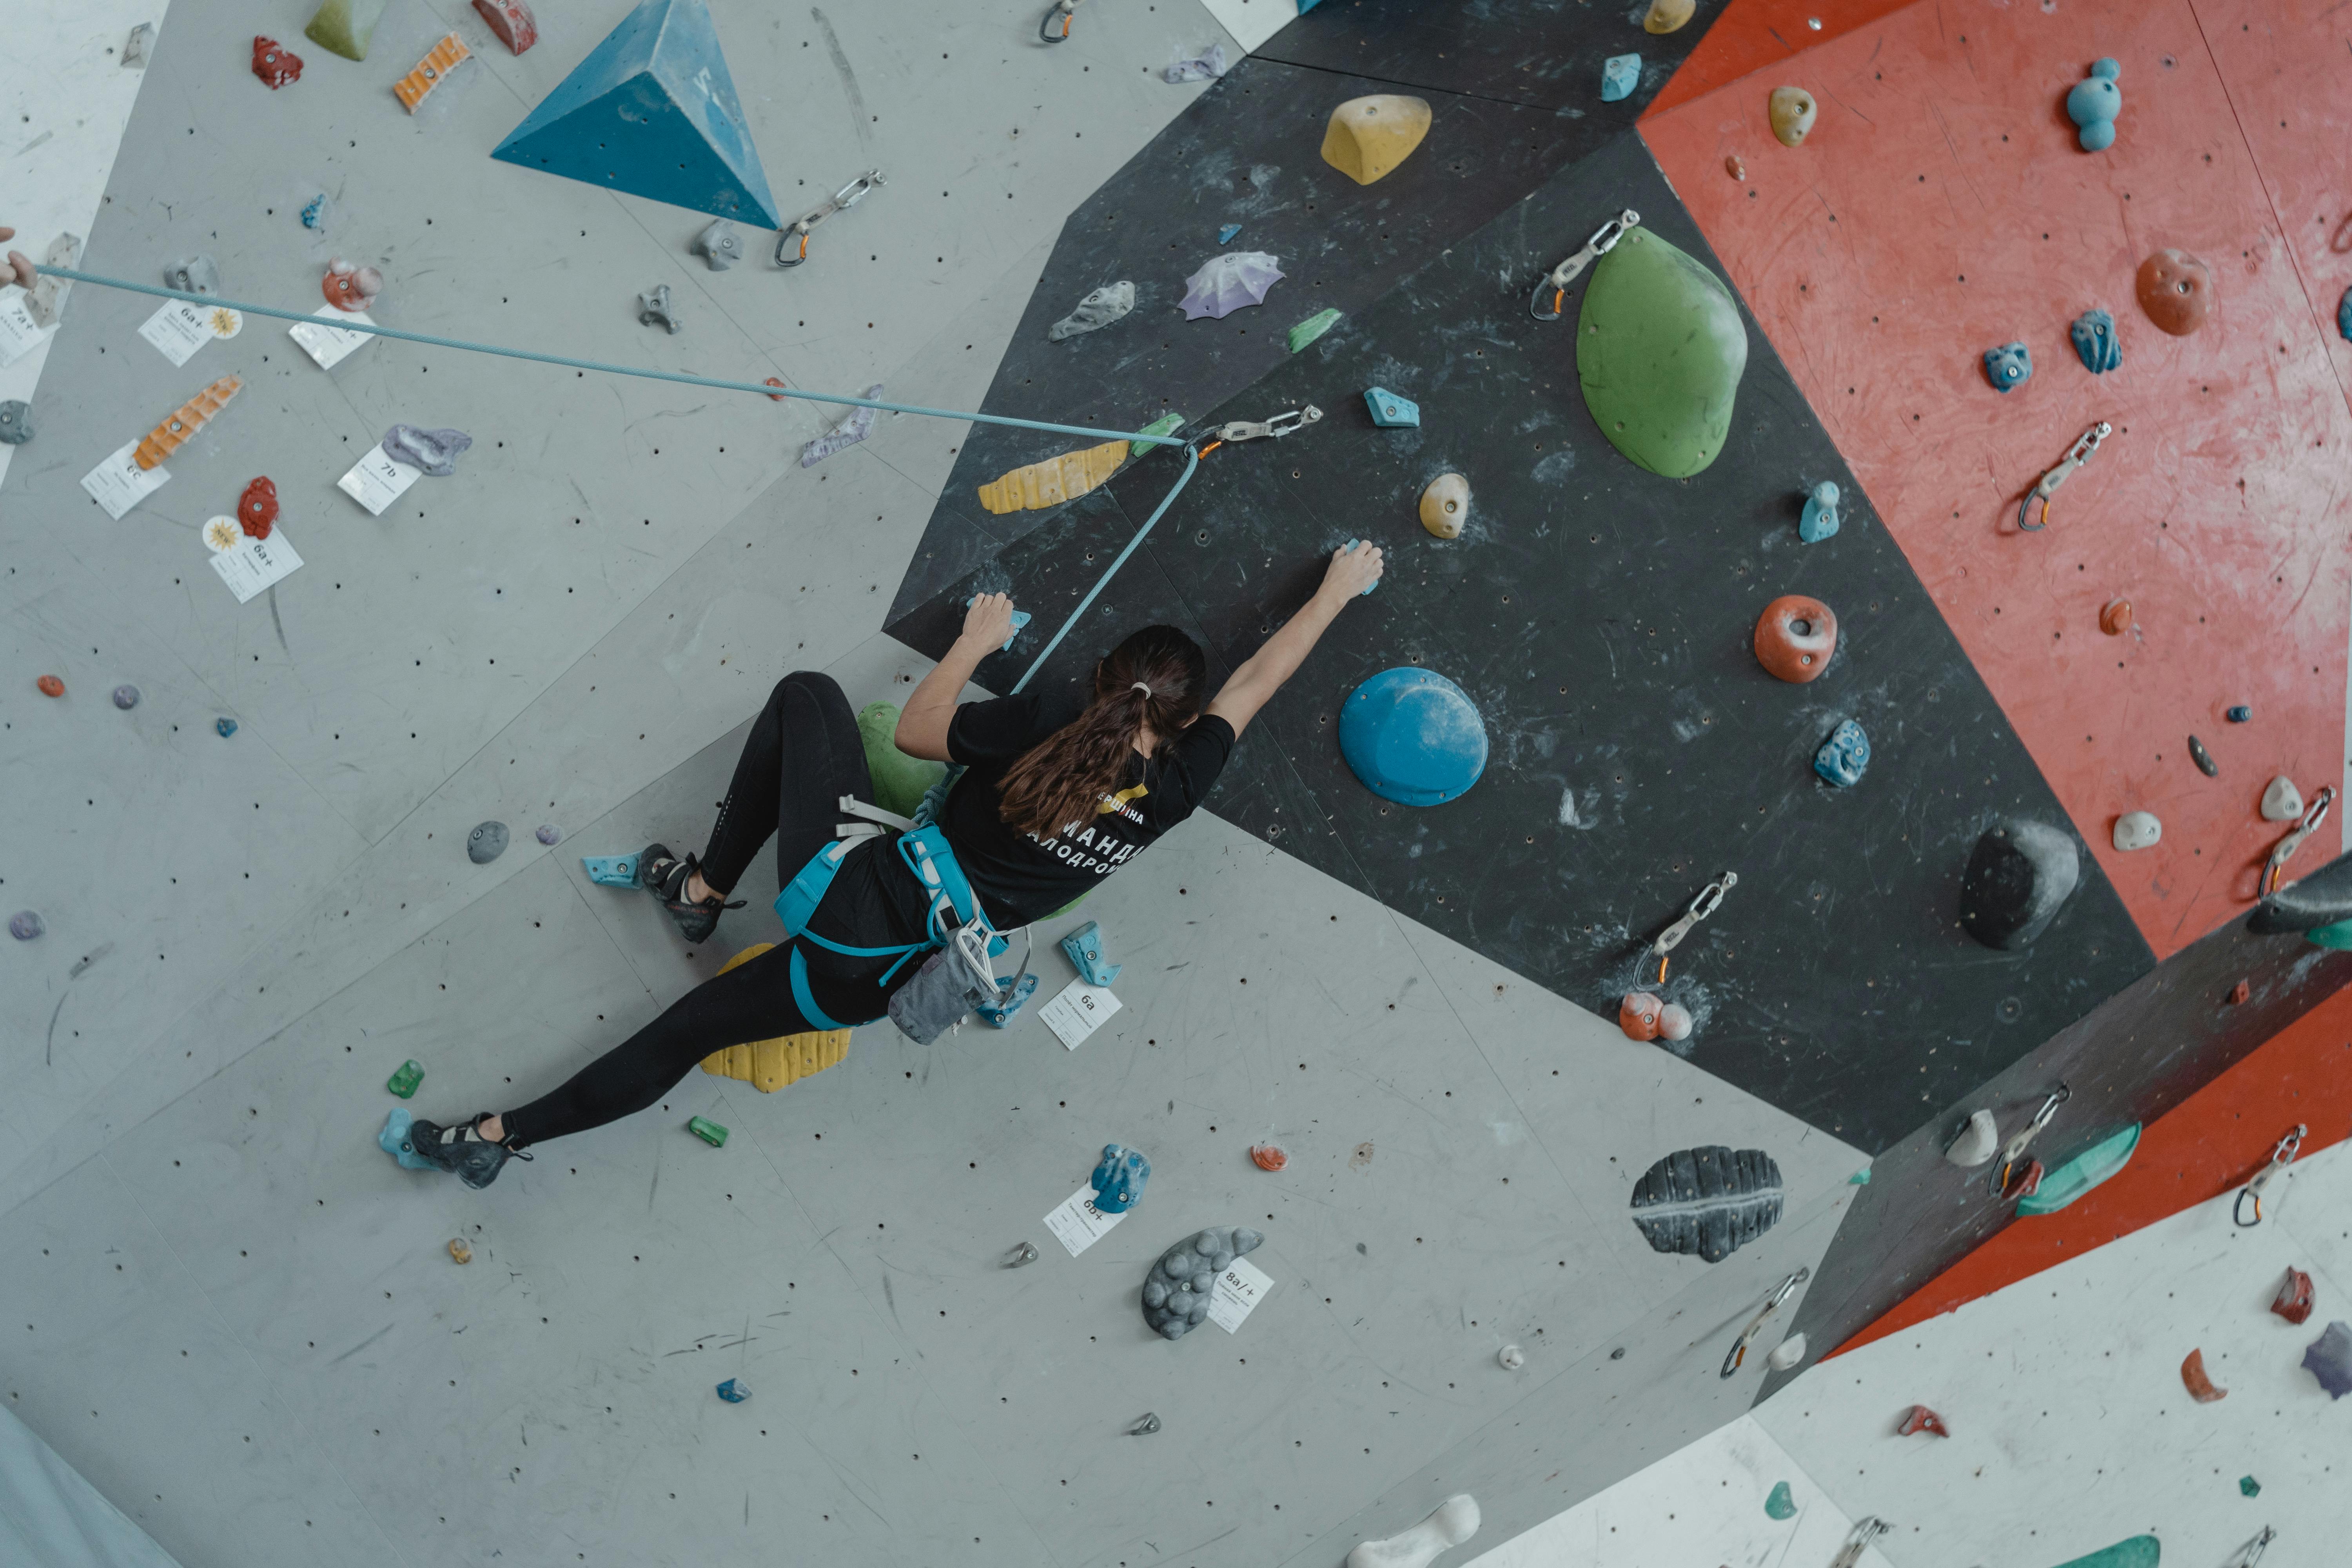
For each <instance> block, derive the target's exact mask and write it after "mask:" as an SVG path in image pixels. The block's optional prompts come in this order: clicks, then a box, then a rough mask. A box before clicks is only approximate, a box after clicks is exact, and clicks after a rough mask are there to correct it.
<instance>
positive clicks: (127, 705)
mask: <svg viewBox="0 0 2352 1568" xmlns="http://www.w3.org/2000/svg"><path fill="white" fill-rule="evenodd" d="M114 705H115V706H116V707H117V708H120V709H122V710H125V711H126V712H127V711H128V710H131V709H133V708H136V707H138V706H139V689H138V688H137V687H135V686H118V687H116V688H115V689H114Z"/></svg>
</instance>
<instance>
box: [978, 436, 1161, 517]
mask: <svg viewBox="0 0 2352 1568" xmlns="http://www.w3.org/2000/svg"><path fill="white" fill-rule="evenodd" d="M1126 457H1127V442H1126V441H1125V440H1124V439H1120V440H1117V441H1106V442H1104V443H1103V444H1102V445H1101V446H1099V447H1084V448H1082V449H1081V450H1078V451H1076V452H1065V453H1063V454H1062V455H1061V456H1060V457H1058V458H1046V459H1045V461H1044V462H1042V463H1032V464H1030V465H1029V466H1028V467H1027V468H1015V469H1013V471H1012V472H1011V473H1009V474H999V475H998V476H997V477H996V478H995V479H991V480H990V481H989V482H988V483H986V484H984V485H982V486H981V487H980V504H981V505H982V506H984V507H986V508H987V509H988V510H991V511H993V512H1007V511H1034V510H1037V509H1038V508H1039V507H1047V506H1059V505H1061V504H1062V503H1063V502H1064V501H1066V500H1076V499H1077V498H1078V497H1080V496H1082V495H1084V494H1086V493H1087V491H1088V490H1090V489H1094V488H1095V487H1096V486H1097V485H1099V484H1101V483H1102V482H1103V481H1104V480H1105V479H1108V478H1110V477H1111V475H1112V474H1113V473H1115V472H1117V471H1118V465H1119V463H1120V462H1121V460H1123V459H1124V458H1126Z"/></svg>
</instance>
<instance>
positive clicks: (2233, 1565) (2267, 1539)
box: [2221, 1524, 2278, 1568]
mask: <svg viewBox="0 0 2352 1568" xmlns="http://www.w3.org/2000/svg"><path fill="white" fill-rule="evenodd" d="M2277 1539H2278V1531H2275V1530H2273V1529H2272V1528H2271V1527H2270V1526H2269V1525H2267V1524H2266V1525H2264V1526H2263V1528H2262V1531H2261V1532H2260V1533H2259V1534H2257V1535H2256V1536H2255V1537H2254V1538H2253V1539H2252V1540H2251V1541H2249V1542H2246V1543H2245V1544H2244V1545H2243V1546H2241V1547H2239V1548H2238V1549H2237V1550H2236V1551H2235V1552H2231V1553H2230V1560H2229V1561H2228V1562H2227V1563H2222V1564H2221V1568H2254V1564H2255V1563H2260V1562H2261V1561H2262V1560H2263V1549H2264V1548H2266V1547H2268V1546H2269V1545H2270V1543H2271V1542H2273V1541H2276V1540H2277Z"/></svg>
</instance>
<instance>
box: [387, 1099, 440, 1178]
mask: <svg viewBox="0 0 2352 1568" xmlns="http://www.w3.org/2000/svg"><path fill="white" fill-rule="evenodd" d="M415 1121H416V1118H415V1117H414V1116H412V1115H410V1114H409V1110H408V1107H406V1106H404V1105H395V1106H394V1107H393V1108H392V1114H391V1115H389V1116H387V1117H385V1118H384V1119H383V1131H381V1132H379V1133H377V1134H376V1135H375V1146H376V1147H377V1148H379V1149H381V1150H383V1152H385V1153H387V1154H389V1155H391V1156H392V1157H393V1158H394V1159H395V1160H397V1161H399V1162H400V1168H401V1169H402V1170H404V1171H430V1170H435V1169H436V1168H437V1167H436V1166H435V1165H434V1163H433V1162H432V1161H430V1160H428V1159H426V1158H425V1156H424V1155H422V1154H420V1153H418V1152H416V1146H415V1144H413V1143H411V1142H409V1141H408V1129H409V1128H410V1126H411V1125H413V1124H414V1123H415Z"/></svg>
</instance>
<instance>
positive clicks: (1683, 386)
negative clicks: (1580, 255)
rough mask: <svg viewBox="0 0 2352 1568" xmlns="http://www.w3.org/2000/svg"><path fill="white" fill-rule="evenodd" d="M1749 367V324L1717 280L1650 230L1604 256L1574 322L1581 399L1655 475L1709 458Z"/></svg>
mask: <svg viewBox="0 0 2352 1568" xmlns="http://www.w3.org/2000/svg"><path fill="white" fill-rule="evenodd" d="M1747 368H1748V328H1747V326H1746V325H1745V324H1744V323H1743V322H1742V321H1740V319H1739V304H1738V300H1734V299H1733V298H1732V294H1731V290H1730V289H1727V288H1726V287H1725V286H1724V282H1723V279H1720V278H1717V276H1716V275H1715V274H1714V273H1712V272H1710V271H1708V270H1707V269H1706V267H1705V266H1703V265H1701V264H1700V263H1699V262H1698V261H1697V260H1696V258H1692V257H1690V256H1686V255H1685V254H1684V253H1683V252H1682V251H1680V250H1677V249H1675V247H1673V246H1671V245H1669V244H1667V243H1666V242H1665V241H1664V240H1663V239H1661V238H1659V237H1657V235H1656V234H1655V233H1654V232H1652V231H1651V230H1649V229H1646V228H1642V229H1635V230H1633V231H1632V232H1631V233H1629V234H1627V235H1626V236H1625V238H1624V240H1623V242H1622V243H1621V244H1620V245H1618V246H1617V247H1616V248H1615V249H1613V250H1612V251H1610V252H1609V253H1608V254H1607V255H1605V256H1603V257H1602V258H1601V260H1600V262H1599V264H1598V265H1596V266H1595V267H1594V268H1592V281H1591V283H1589V284H1587V285H1586V286H1585V290H1584V310H1583V314H1582V315H1581V316H1580V317H1579V318H1578V320H1577V328H1576V374H1577V378H1578V379H1579V380H1580V381H1581V382H1582V383H1583V384H1584V405H1585V407H1587V408H1589V409H1591V411H1592V418H1593V422H1594V423H1595V424H1597V425H1599V426H1601V434H1602V435H1603V436H1606V437H1609V442H1610V445H1612V446H1613V447H1616V448H1617V449H1618V450H1619V451H1620V452H1622V453H1624V454H1625V456H1626V457H1628V458H1632V459H1633V461H1634V462H1635V463H1637V464H1639V465H1640V466H1641V467H1643V468H1647V469H1649V470H1650V472H1652V473H1654V474H1661V475H1664V477H1665V478H1667V479H1687V478H1689V477H1690V476H1691V475H1693V474H1696V473H1697V472H1699V471H1700V470H1701V469H1702V468H1706V466H1707V465H1708V464H1709V463H1712V462H1714V461H1715V459H1716V458H1717V455H1718V454H1720V453H1721V452H1722V450H1723V443H1724V439H1725V437H1727V436H1728V435H1729V434H1730V432H1731V402H1732V397H1733V395H1735V394H1736V393H1738V390H1739V377H1740V374H1741V373H1742V372H1744V371H1745V370H1746V369H1747Z"/></svg>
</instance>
